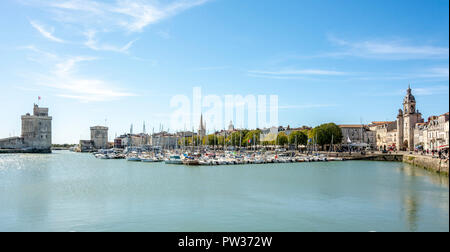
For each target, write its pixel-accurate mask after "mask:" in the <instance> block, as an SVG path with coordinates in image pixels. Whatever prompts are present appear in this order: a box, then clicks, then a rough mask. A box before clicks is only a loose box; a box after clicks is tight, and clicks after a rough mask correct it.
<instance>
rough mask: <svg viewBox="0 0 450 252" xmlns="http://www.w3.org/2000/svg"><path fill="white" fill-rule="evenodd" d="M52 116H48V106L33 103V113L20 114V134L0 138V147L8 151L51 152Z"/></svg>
mask: <svg viewBox="0 0 450 252" xmlns="http://www.w3.org/2000/svg"><path fill="white" fill-rule="evenodd" d="M51 147H52V117H51V116H48V108H40V107H39V106H38V105H36V104H35V105H34V108H33V115H30V114H29V113H27V114H26V115H23V116H22V135H21V136H20V137H12V138H6V139H0V149H7V150H9V152H14V151H17V152H21V153H24V152H32V153H51Z"/></svg>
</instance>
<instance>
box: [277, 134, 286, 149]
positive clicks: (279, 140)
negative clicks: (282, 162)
mask: <svg viewBox="0 0 450 252" xmlns="http://www.w3.org/2000/svg"><path fill="white" fill-rule="evenodd" d="M288 143H289V138H288V136H287V135H286V133H284V132H280V133H278V136H277V144H278V145H281V146H285V145H286V144H288Z"/></svg>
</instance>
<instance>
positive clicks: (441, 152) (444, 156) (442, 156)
mask: <svg viewBox="0 0 450 252" xmlns="http://www.w3.org/2000/svg"><path fill="white" fill-rule="evenodd" d="M420 152H421V154H422V155H432V156H433V157H435V156H437V157H439V158H440V159H448V158H449V155H448V153H449V152H448V149H443V150H422V151H419V150H416V153H420Z"/></svg>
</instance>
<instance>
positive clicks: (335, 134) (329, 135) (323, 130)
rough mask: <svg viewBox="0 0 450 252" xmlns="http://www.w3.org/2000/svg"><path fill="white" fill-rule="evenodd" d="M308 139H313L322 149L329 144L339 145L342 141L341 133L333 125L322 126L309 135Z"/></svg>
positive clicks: (338, 128) (337, 127) (339, 129)
mask: <svg viewBox="0 0 450 252" xmlns="http://www.w3.org/2000/svg"><path fill="white" fill-rule="evenodd" d="M309 138H312V139H315V141H316V144H318V145H320V146H322V147H324V146H325V145H330V144H339V143H341V141H342V138H343V136H342V131H341V128H340V127H339V126H337V125H336V124H334V123H327V124H322V125H320V126H317V127H315V128H314V129H313V130H311V131H310V133H309Z"/></svg>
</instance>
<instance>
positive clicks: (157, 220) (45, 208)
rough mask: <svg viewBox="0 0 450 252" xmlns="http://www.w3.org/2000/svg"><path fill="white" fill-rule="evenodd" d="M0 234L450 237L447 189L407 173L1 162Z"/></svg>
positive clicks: (397, 166) (34, 158) (320, 167)
mask: <svg viewBox="0 0 450 252" xmlns="http://www.w3.org/2000/svg"><path fill="white" fill-rule="evenodd" d="M0 231H446V232H448V231H449V181H448V178H447V177H443V176H439V175H436V174H432V173H429V172H427V171H425V170H422V169H419V168H414V167H412V166H410V165H407V164H403V163H390V162H365V161H351V162H329V163H296V164H267V165H248V166H214V167H184V166H169V165H165V164H146V163H133V162H127V161H125V160H98V159H95V158H94V157H93V156H92V155H90V154H78V153H70V152H55V153H54V154H52V155H0Z"/></svg>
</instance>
